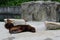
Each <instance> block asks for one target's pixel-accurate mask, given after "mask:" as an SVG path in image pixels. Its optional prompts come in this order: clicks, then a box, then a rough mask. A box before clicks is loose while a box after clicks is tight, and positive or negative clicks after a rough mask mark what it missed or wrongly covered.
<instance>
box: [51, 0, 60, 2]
mask: <svg viewBox="0 0 60 40" xmlns="http://www.w3.org/2000/svg"><path fill="white" fill-rule="evenodd" d="M51 1H57V2H60V0H51Z"/></svg>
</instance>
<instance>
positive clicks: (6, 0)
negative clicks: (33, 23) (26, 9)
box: [0, 0, 60, 6]
mask: <svg viewBox="0 0 60 40" xmlns="http://www.w3.org/2000/svg"><path fill="white" fill-rule="evenodd" d="M28 1H37V0H0V6H18V5H20V4H21V3H23V2H28ZM44 1H47V0H44ZM51 1H57V2H60V0H51Z"/></svg>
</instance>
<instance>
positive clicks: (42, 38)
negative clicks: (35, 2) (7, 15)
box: [0, 22, 60, 40]
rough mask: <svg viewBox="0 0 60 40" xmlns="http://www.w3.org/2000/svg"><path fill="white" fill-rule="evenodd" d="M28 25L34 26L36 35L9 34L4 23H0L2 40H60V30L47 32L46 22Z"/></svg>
mask: <svg viewBox="0 0 60 40" xmlns="http://www.w3.org/2000/svg"><path fill="white" fill-rule="evenodd" d="M27 24H30V25H32V26H34V27H35V28H36V30H37V31H36V33H31V32H23V33H18V34H9V32H8V30H7V29H5V27H4V22H0V40H60V30H46V27H45V25H44V22H27ZM38 28H39V29H40V30H39V29H38ZM38 30H39V31H38Z"/></svg>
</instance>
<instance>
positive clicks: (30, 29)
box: [5, 19, 35, 34]
mask: <svg viewBox="0 0 60 40" xmlns="http://www.w3.org/2000/svg"><path fill="white" fill-rule="evenodd" d="M5 28H6V29H8V30H9V33H11V34H14V33H21V32H33V33H34V32H35V28H34V27H31V26H30V25H16V26H14V24H13V23H12V21H11V20H9V19H7V23H6V24H5Z"/></svg>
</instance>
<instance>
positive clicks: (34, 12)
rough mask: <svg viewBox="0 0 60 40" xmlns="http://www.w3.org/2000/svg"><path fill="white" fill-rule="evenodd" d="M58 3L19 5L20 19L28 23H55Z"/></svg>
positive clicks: (35, 2)
mask: <svg viewBox="0 0 60 40" xmlns="http://www.w3.org/2000/svg"><path fill="white" fill-rule="evenodd" d="M57 5H58V2H51V1H45V2H44V1H32V2H25V3H22V4H21V13H22V18H24V19H25V20H29V21H32V20H34V21H46V20H47V21H56V14H57V13H56V9H57Z"/></svg>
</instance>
